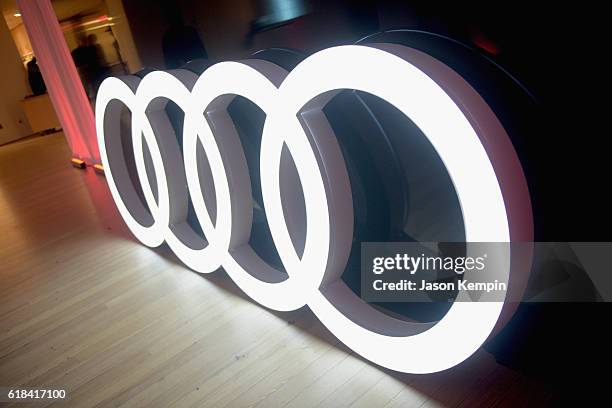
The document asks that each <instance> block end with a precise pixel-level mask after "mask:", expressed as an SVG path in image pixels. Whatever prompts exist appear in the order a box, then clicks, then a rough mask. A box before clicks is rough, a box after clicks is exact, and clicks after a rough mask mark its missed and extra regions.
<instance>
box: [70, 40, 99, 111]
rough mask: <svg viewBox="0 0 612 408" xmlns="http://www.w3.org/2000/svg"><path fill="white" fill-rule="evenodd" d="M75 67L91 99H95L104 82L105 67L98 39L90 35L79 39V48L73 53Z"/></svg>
mask: <svg viewBox="0 0 612 408" xmlns="http://www.w3.org/2000/svg"><path fill="white" fill-rule="evenodd" d="M72 58H73V60H74V65H76V67H77V70H78V72H79V75H80V77H81V81H82V82H83V86H84V87H85V92H86V93H87V96H88V97H89V98H90V99H94V98H95V93H96V90H97V89H98V86H99V85H100V83H101V82H102V79H103V76H104V72H105V67H104V63H103V58H102V52H101V49H100V46H99V45H98V43H97V37H96V36H95V35H94V34H90V35H88V36H87V37H85V36H82V37H81V38H80V39H79V46H78V47H77V48H75V49H74V50H73V51H72Z"/></svg>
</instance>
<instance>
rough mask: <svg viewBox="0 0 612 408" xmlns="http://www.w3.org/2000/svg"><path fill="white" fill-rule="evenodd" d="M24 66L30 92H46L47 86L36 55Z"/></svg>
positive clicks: (38, 93)
mask: <svg viewBox="0 0 612 408" xmlns="http://www.w3.org/2000/svg"><path fill="white" fill-rule="evenodd" d="M26 66H27V68H28V82H29V83H30V88H32V93H33V94H34V95H35V96H36V95H42V94H44V93H45V92H47V86H46V85H45V81H44V80H43V77H42V74H41V73H40V68H39V66H38V63H37V62H36V57H34V58H32V59H31V60H30V62H28V63H27V65H26Z"/></svg>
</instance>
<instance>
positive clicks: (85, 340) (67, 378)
mask: <svg viewBox="0 0 612 408" xmlns="http://www.w3.org/2000/svg"><path fill="white" fill-rule="evenodd" d="M0 386H11V387H17V386H22V387H53V388H63V389H66V390H67V392H68V394H69V397H70V399H69V400H68V401H67V402H64V403H63V405H65V406H71V407H89V406H126V407H171V406H172V407H174V406H176V407H202V406H205V407H246V406H258V407H277V406H287V407H311V406H323V407H342V406H353V407H365V408H370V407H417V406H426V407H432V406H465V407H473V406H507V407H517V406H523V405H525V404H531V405H539V403H543V402H545V401H546V400H547V398H548V397H549V393H548V391H547V390H546V389H545V388H544V387H543V386H541V385H540V384H537V383H534V382H533V381H531V380H530V379H529V378H526V377H524V376H522V375H520V374H518V373H516V372H514V371H512V370H510V369H508V368H506V367H504V366H501V365H498V364H497V363H496V362H495V361H494V359H493V357H492V356H490V355H489V354H487V353H486V352H484V351H479V352H478V353H477V354H476V355H475V356H473V357H472V358H470V359H469V360H468V361H467V362H465V363H464V364H462V365H460V366H458V367H455V368H454V369H452V370H448V371H446V372H443V373H439V374H434V375H427V376H417V375H402V374H397V373H393V372H390V371H388V370H384V369H381V368H379V367H376V366H374V365H372V364H370V363H368V362H366V361H364V360H362V359H361V358H359V357H357V356H355V355H354V353H352V352H351V351H350V350H348V349H347V348H346V347H344V346H343V345H342V344H339V343H338V341H337V340H336V339H335V338H334V337H333V336H332V335H331V334H330V333H329V332H328V331H327V330H326V329H325V328H324V327H323V326H322V325H321V324H320V323H319V322H318V320H317V319H316V317H314V315H313V314H312V313H311V312H310V311H309V310H308V309H307V308H305V309H303V310H299V311H296V312H292V313H274V312H271V311H269V310H266V309H264V308H262V307H260V306H258V305H257V304H255V303H253V302H251V301H250V300H248V298H246V297H245V296H244V295H242V293H241V292H240V290H239V289H237V287H236V286H235V285H234V284H233V283H232V282H231V280H230V279H229V278H228V277H227V276H226V275H225V274H224V272H222V271H218V272H216V273H214V274H212V275H207V276H201V275H198V274H196V273H194V272H192V271H190V270H188V269H187V268H185V267H183V266H182V265H181V264H180V262H178V261H177V260H176V258H174V256H173V255H172V254H171V253H170V252H169V251H168V250H165V249H159V250H151V249H149V248H146V247H144V246H142V245H140V244H138V243H137V242H135V241H134V239H133V238H131V236H130V234H129V233H128V232H127V230H126V228H125V227H124V226H123V224H122V222H121V221H120V219H119V217H118V214H117V213H116V210H115V209H114V205H113V203H112V201H111V199H110V195H109V193H108V191H107V189H106V184H105V181H104V178H103V177H101V176H98V175H96V174H94V173H93V172H92V171H90V170H88V171H86V172H83V171H80V170H76V169H73V168H72V167H70V166H69V150H68V148H67V146H66V144H65V141H64V138H63V135H62V134H61V133H59V134H55V135H51V136H45V137H40V138H34V139H30V140H26V141H22V142H18V143H14V144H11V145H7V146H3V147H0ZM44 405H45V404H38V405H36V406H44ZM55 405H62V404H61V403H56V404H55ZM55 405H54V406H55ZM15 406H24V404H15Z"/></svg>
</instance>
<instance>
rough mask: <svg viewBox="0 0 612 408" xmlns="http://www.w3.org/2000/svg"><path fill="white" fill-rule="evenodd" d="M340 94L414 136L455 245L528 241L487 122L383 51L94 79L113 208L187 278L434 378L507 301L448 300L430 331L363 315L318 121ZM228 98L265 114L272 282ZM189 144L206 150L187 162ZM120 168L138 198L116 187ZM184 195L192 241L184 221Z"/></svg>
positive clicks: (463, 354) (328, 145) (453, 80)
mask: <svg viewBox="0 0 612 408" xmlns="http://www.w3.org/2000/svg"><path fill="white" fill-rule="evenodd" d="M342 89H356V90H360V91H364V92H368V93H370V94H373V95H376V96H378V97H380V98H382V99H384V100H385V101H387V102H388V103H390V104H392V105H393V106H395V107H396V108H397V109H399V110H400V111H401V112H403V113H404V114H405V115H406V116H407V117H409V118H410V119H411V120H412V121H413V122H414V123H415V124H416V125H417V126H418V127H419V128H420V129H421V131H422V132H423V133H424V134H425V135H426V137H427V138H428V139H429V141H430V143H431V144H432V146H433V147H434V148H435V150H436V151H437V153H438V155H439V156H440V158H441V159H442V162H443V163H444V165H445V166H446V169H447V171H448V174H449V175H450V177H451V180H452V182H453V184H454V187H455V190H456V193H457V196H458V198H459V202H460V205H461V210H462V215H463V221H464V226H465V234H466V241H468V242H511V241H516V240H531V231H532V227H531V207H530V202H529V195H528V193H527V188H526V184H525V180H524V177H523V173H522V170H521V167H520V165H519V162H518V159H517V157H516V154H515V152H514V150H513V147H512V144H511V143H510V141H509V139H508V135H507V134H506V132H505V131H504V128H503V127H502V126H501V125H500V123H499V121H498V119H497V118H496V116H495V114H494V113H493V112H492V111H491V109H490V108H489V106H488V105H487V104H486V103H485V102H484V101H483V99H482V98H481V97H480V96H479V95H478V93H477V92H476V91H474V89H473V88H471V87H470V85H469V84H468V83H467V82H466V81H465V80H464V79H463V78H461V77H460V76H459V75H458V74H457V73H455V72H454V71H452V70H451V69H450V68H449V67H448V66H446V65H444V64H442V63H441V62H439V61H438V60H435V59H433V58H432V57H430V56H429V55H426V54H424V53H421V52H419V51H416V50H414V49H411V48H408V47H404V46H399V45H390V44H375V45H370V46H358V45H351V46H341V47H334V48H329V49H326V50H323V51H320V52H317V53H316V54H313V55H311V56H310V57H308V58H306V59H305V60H304V61H302V62H301V63H300V64H299V65H297V66H296V67H295V68H294V69H293V70H292V71H291V72H286V71H285V70H283V69H282V68H280V67H278V66H276V65H274V64H272V63H270V62H267V61H263V60H256V59H253V60H245V61H241V62H221V63H218V64H215V65H213V66H211V67H210V68H208V69H207V70H206V71H204V73H202V74H201V75H200V76H199V77H198V76H197V75H195V74H193V73H191V72H188V71H186V70H175V71H171V72H161V71H157V72H152V73H150V74H148V75H147V76H146V77H144V79H142V80H140V79H139V78H137V77H125V78H123V79H118V78H108V79H107V80H105V81H104V83H103V84H102V86H101V87H100V90H99V92H98V97H97V102H96V128H97V134H98V140H99V145H100V152H101V157H102V162H103V165H104V168H105V172H106V176H107V180H108V184H109V187H110V190H111V193H112V196H113V198H114V200H115V203H116V205H117V208H118V209H119V212H120V213H121V215H122V217H123V219H124V220H125V222H126V224H127V225H128V227H129V228H130V230H131V231H132V232H133V234H134V235H135V236H136V237H137V238H138V239H139V240H140V241H141V242H142V243H144V244H145V245H148V246H150V247H156V246H159V245H161V244H162V243H163V242H166V243H167V244H168V245H169V247H170V248H171V249H172V250H173V251H174V253H175V254H176V255H177V256H178V257H179V258H180V259H181V260H182V261H183V262H184V263H185V264H186V265H188V266H189V267H190V268H192V269H194V270H196V271H198V272H201V273H210V272H213V271H215V270H217V269H219V268H220V267H222V268H223V269H224V270H225V271H226V272H227V273H228V274H229V275H230V277H231V278H232V279H233V280H234V281H235V282H236V284H237V285H238V286H239V287H240V288H241V289H242V290H243V291H244V292H245V293H246V294H247V295H248V296H250V297H251V298H253V299H254V300H255V301H257V302H259V303H261V304H262V305H264V306H266V307H269V308H271V309H275V310H282V311H289V310H294V309H297V308H300V307H302V306H304V305H308V307H309V308H310V309H311V310H312V311H313V313H314V314H315V315H316V316H317V317H318V318H319V319H320V321H321V322H322V323H323V324H324V325H325V326H326V327H327V328H328V329H329V330H330V331H331V332H332V333H333V334H334V335H335V336H337V337H338V339H340V340H341V341H342V342H343V343H345V344H346V345H347V346H348V347H350V348H351V349H353V350H354V351H355V352H357V353H359V354H360V355H362V356H363V357H365V358H366V359H368V360H371V361H373V362H374V363H376V364H379V365H381V366H384V367H387V368H389V369H392V370H397V371H402V372H407V373H430V372H436V371H440V370H444V369H447V368H449V367H452V366H454V365H456V364H458V363H460V362H461V361H463V360H465V359H466V358H467V357H469V356H470V355H471V354H472V353H474V352H475V351H476V350H477V349H478V347H480V345H481V344H482V343H483V342H484V341H485V340H486V339H487V337H488V336H489V335H490V334H491V332H492V331H493V329H494V327H495V326H496V324H497V327H498V328H499V325H500V324H501V323H502V322H501V320H503V319H500V316H503V315H505V313H502V309H505V308H504V306H505V305H504V303H503V302H499V301H491V302H478V303H474V302H459V301H457V302H455V303H454V304H453V305H452V307H451V308H450V310H449V311H448V313H446V315H445V316H444V317H443V318H442V319H441V320H440V321H438V322H436V323H426V324H423V323H413V322H409V321H405V320H401V319H398V318H395V317H391V316H390V315H388V314H385V313H383V312H381V311H379V310H377V309H375V308H373V307H371V306H370V305H368V304H367V303H366V302H364V301H363V300H361V299H360V298H359V297H358V296H357V295H355V294H354V293H353V292H352V291H351V290H350V289H349V288H348V287H347V286H346V285H345V284H344V283H343V281H342V280H341V279H340V276H341V274H342V273H343V271H344V269H345V267H346V264H347V259H348V256H349V252H350V249H351V241H352V237H353V201H352V196H351V185H350V182H349V177H348V173H347V169H346V165H345V161H344V159H343V156H342V153H341V151H340V147H339V145H338V141H337V140H336V137H335V135H334V132H333V130H332V128H331V126H330V124H329V123H328V121H327V118H326V116H325V115H324V113H323V112H322V108H323V107H324V106H325V104H326V103H327V102H328V101H329V100H330V99H331V98H332V97H333V96H334V95H335V94H336V93H337V92H339V91H340V90H342ZM235 95H240V96H243V97H245V98H247V99H249V100H251V101H252V102H253V103H255V104H256V105H257V106H259V107H260V108H261V109H262V110H263V111H264V112H265V114H266V121H265V126H264V129H263V135H262V140H261V152H260V172H261V174H260V176H261V177H260V178H261V184H262V185H261V188H262V195H263V203H264V207H265V214H266V215H267V221H268V224H269V227H270V232H271V235H272V238H273V241H274V245H275V246H276V249H277V251H278V254H279V256H280V259H281V261H282V264H283V266H284V268H285V270H286V273H285V272H282V271H279V270H276V269H275V268H273V267H271V266H270V265H269V264H267V263H266V262H265V261H264V260H262V259H261V258H260V257H259V256H258V255H257V254H256V253H255V252H254V250H253V249H252V248H251V247H250V245H249V237H250V233H251V226H252V221H253V204H252V192H251V181H250V175H249V172H248V169H247V164H246V159H245V153H244V151H243V147H242V144H241V142H240V139H239V136H238V134H237V131H236V129H235V127H234V124H233V122H232V120H231V119H230V116H229V114H228V112H227V106H228V104H229V103H230V102H231V101H232V99H233V98H234V97H235ZM168 101H172V102H174V103H176V104H177V105H178V106H179V107H180V108H181V109H182V110H183V111H184V114H185V115H184V124H183V134H182V151H181V147H180V145H179V142H178V141H177V137H176V135H175V134H174V130H173V128H172V126H171V124H170V121H169V119H168V117H167V115H166V113H165V110H164V107H165V105H166V104H167V103H168ZM125 107H127V108H128V109H129V110H130V111H131V115H132V116H131V135H132V136H131V143H132V146H133V151H134V158H133V159H131V158H130V159H129V160H126V157H127V156H126V155H124V148H123V145H122V142H121V132H120V129H121V120H120V119H121V111H122V110H123V109H125ZM200 145H201V146H200ZM202 148H203V152H204V154H199V153H198V151H202ZM284 148H285V149H286V150H285V151H288V153H289V154H290V157H291V160H292V161H293V164H294V165H295V169H297V175H296V174H295V171H294V170H293V171H289V170H292V169H291V168H289V167H288V165H290V164H291V163H290V162H288V161H287V160H281V153H282V152H283V149H284ZM285 154H286V153H285ZM200 156H202V157H205V158H204V159H202V158H199V157H200ZM130 161H131V162H132V163H135V167H136V173H137V176H138V180H139V181H138V182H139V184H140V188H137V187H136V186H135V183H134V178H133V177H131V176H130V172H129V168H130V164H129V162H130ZM147 168H149V169H152V170H151V173H152V174H149V173H148V171H147ZM153 176H154V177H153ZM287 177H294V178H295V180H293V181H294V182H295V183H293V185H295V184H297V183H300V185H301V187H302V190H303V200H304V203H303V205H304V206H305V209H306V231H305V243H304V250H303V253H301V254H300V253H298V251H297V250H296V247H295V246H294V244H293V241H292V237H291V234H290V228H289V226H288V223H292V222H293V220H294V217H296V216H297V215H296V214H298V210H297V208H294V207H295V205H293V204H292V201H291V200H287V199H286V197H287V195H289V194H292V191H290V190H291V189H290V188H286V187H285V186H291V185H292V183H291V181H292V180H287ZM136 184H137V183H136ZM281 186H282V188H281ZM189 197H190V198H191V201H192V202H193V207H194V210H195V214H196V215H197V219H198V222H199V223H200V225H201V228H202V230H203V232H204V235H205V240H203V239H202V238H201V236H200V235H198V234H197V233H196V232H194V230H193V229H192V227H191V226H190V225H189V224H188V223H187V212H188V203H189ZM283 197H285V199H283ZM302 208H303V207H302ZM508 251H509V249H508ZM468 252H469V245H468ZM503 259H506V261H504V262H503V264H501V265H498V270H501V271H502V272H503V273H502V275H503V276H504V278H505V279H506V280H508V279H509V274H510V261H509V259H510V258H508V257H505V258H503ZM464 295H465V294H463V293H459V295H458V297H459V298H461V296H464Z"/></svg>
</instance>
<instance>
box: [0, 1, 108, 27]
mask: <svg viewBox="0 0 612 408" xmlns="http://www.w3.org/2000/svg"><path fill="white" fill-rule="evenodd" d="M16 3H17V2H16V0H0V10H1V11H2V14H3V15H4V19H5V20H6V24H7V25H8V27H9V29H11V30H12V29H13V28H15V27H16V26H18V25H19V24H21V17H15V16H14V14H15V13H18V10H17V5H16ZM52 3H53V8H54V9H55V14H56V15H57V17H58V19H59V20H60V21H62V20H66V19H68V18H70V17H73V16H75V15H77V14H84V15H86V14H90V13H91V12H93V11H97V10H99V9H100V8H101V7H103V3H104V1H103V0H52Z"/></svg>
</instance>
